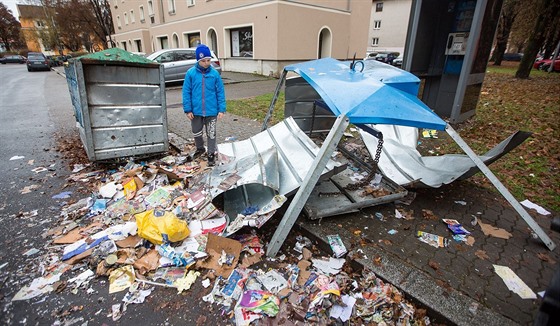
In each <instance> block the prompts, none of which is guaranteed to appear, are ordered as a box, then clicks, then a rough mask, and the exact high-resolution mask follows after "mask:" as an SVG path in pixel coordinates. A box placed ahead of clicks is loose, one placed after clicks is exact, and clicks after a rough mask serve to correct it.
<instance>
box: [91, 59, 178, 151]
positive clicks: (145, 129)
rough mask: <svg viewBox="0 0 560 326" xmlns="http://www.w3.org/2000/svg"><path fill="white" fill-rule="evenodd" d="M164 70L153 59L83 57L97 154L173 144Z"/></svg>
mask: <svg viewBox="0 0 560 326" xmlns="http://www.w3.org/2000/svg"><path fill="white" fill-rule="evenodd" d="M160 70H161V68H160V67H159V66H153V65H131V64H126V65H119V64H118V63H112V64H99V63H83V75H84V81H85V89H86V92H85V93H86V95H87V108H88V111H87V118H88V121H89V122H90V129H91V130H90V132H91V137H90V138H91V139H90V140H91V143H92V147H93V151H94V159H92V160H107V159H113V158H119V157H127V156H140V155H146V154H154V153H161V152H165V151H167V150H168V149H169V142H168V136H167V112H166V106H165V84H164V83H163V82H162V81H161V79H160V78H161V71H160ZM86 135H87V134H86ZM90 159H91V158H90Z"/></svg>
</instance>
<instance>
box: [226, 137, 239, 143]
mask: <svg viewBox="0 0 560 326" xmlns="http://www.w3.org/2000/svg"><path fill="white" fill-rule="evenodd" d="M236 140H237V137H235V136H229V137H226V138H225V141H229V142H234V141H236Z"/></svg>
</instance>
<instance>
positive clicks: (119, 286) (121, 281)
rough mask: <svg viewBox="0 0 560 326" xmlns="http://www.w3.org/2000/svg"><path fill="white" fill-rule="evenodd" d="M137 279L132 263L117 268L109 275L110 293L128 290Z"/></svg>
mask: <svg viewBox="0 0 560 326" xmlns="http://www.w3.org/2000/svg"><path fill="white" fill-rule="evenodd" d="M135 279H136V277H135V275H134V268H133V267H132V265H125V266H123V267H119V268H117V269H115V270H114V271H113V272H111V275H109V293H115V292H120V291H123V290H126V289H127V288H129V287H130V286H131V285H132V283H134V280H135Z"/></svg>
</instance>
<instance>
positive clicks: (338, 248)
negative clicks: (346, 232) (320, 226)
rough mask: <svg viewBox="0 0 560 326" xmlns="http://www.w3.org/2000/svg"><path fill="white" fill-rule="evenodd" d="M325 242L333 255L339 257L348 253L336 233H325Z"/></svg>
mask: <svg viewBox="0 0 560 326" xmlns="http://www.w3.org/2000/svg"><path fill="white" fill-rule="evenodd" d="M327 242H328V243H329V246H330V247H331V249H332V251H333V255H334V257H336V258H340V257H342V256H344V255H346V253H348V250H346V247H345V246H344V243H342V239H341V238H340V236H339V235H338V234H334V235H327Z"/></svg>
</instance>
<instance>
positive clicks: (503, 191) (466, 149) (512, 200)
mask: <svg viewBox="0 0 560 326" xmlns="http://www.w3.org/2000/svg"><path fill="white" fill-rule="evenodd" d="M445 130H446V131H447V133H448V134H449V136H451V138H453V140H454V141H455V142H456V143H457V145H459V147H461V149H462V150H463V151H464V152H465V153H466V154H467V155H468V156H469V157H470V159H471V160H472V161H473V162H474V164H476V166H477V167H478V168H479V169H480V171H482V173H484V175H485V176H486V177H487V178H488V180H490V182H492V184H493V185H494V187H496V189H498V191H499V192H500V193H501V194H502V196H504V198H505V199H506V200H507V201H508V202H509V203H510V204H511V206H512V207H513V208H514V209H515V210H516V211H517V213H518V214H519V215H521V217H522V218H523V219H524V220H525V222H526V223H527V224H528V225H529V227H531V229H532V230H533V231H534V232H535V233H536V234H537V235H538V236H539V238H540V239H541V240H542V241H543V242H544V244H545V245H546V246H547V247H548V249H550V250H551V251H552V250H554V248H556V245H555V244H554V242H552V240H551V239H550V238H549V237H548V235H547V234H546V233H544V231H543V230H542V229H541V227H540V226H539V225H538V224H537V222H535V220H533V218H532V217H531V215H529V213H527V211H526V210H525V209H524V208H523V207H522V206H521V204H519V202H518V201H517V200H516V199H515V197H513V195H512V194H511V193H510V192H509V191H508V190H507V188H506V187H505V186H504V185H503V184H502V183H501V182H500V180H498V178H496V176H495V175H494V174H493V173H492V171H490V169H489V168H488V167H487V166H486V164H484V162H482V160H481V159H480V158H479V157H478V155H476V154H475V153H474V152H473V150H472V149H471V148H470V147H469V145H467V143H465V141H464V140H463V139H462V138H461V136H459V134H458V133H457V132H456V131H455V130H454V129H453V128H452V127H451V126H450V125H449V124H448V125H447V126H446V127H445Z"/></svg>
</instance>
